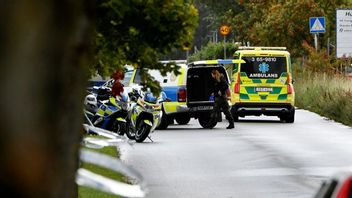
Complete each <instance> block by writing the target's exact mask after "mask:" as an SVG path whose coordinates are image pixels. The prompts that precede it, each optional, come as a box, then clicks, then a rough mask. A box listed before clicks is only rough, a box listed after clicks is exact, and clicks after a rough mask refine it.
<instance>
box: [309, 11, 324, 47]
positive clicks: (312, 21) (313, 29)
mask: <svg viewBox="0 0 352 198" xmlns="http://www.w3.org/2000/svg"><path fill="white" fill-rule="evenodd" d="M325 25H326V24H325V17H310V18H309V30H310V33H312V34H314V45H315V50H317V51H318V34H319V33H325Z"/></svg>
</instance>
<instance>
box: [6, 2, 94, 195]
mask: <svg viewBox="0 0 352 198" xmlns="http://www.w3.org/2000/svg"><path fill="white" fill-rule="evenodd" d="M93 7H94V2H92V1H89V0H76V1H68V0H62V1H54V0H33V1H28V0H11V1H6V0H5V1H2V2H1V6H0V18H1V19H0V28H1V33H0V43H1V49H0V66H1V74H2V75H1V78H0V83H1V87H2V94H1V98H0V114H1V115H2V116H1V125H0V131H1V138H0V155H1V163H0V184H1V185H0V193H1V194H2V195H4V196H11V197H76V196H77V195H76V192H77V190H76V187H75V186H76V185H75V175H76V169H77V167H78V148H79V144H80V137H81V134H80V132H81V127H82V125H81V121H82V98H83V94H84V93H85V91H84V90H85V82H86V79H87V76H88V75H87V65H88V63H89V57H90V56H91V55H90V51H89V49H91V47H90V45H91V40H92V38H93V37H92V35H93V34H92V33H93V26H92V21H93V18H92V13H94V10H93Z"/></svg>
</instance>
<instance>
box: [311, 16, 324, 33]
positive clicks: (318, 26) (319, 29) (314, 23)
mask: <svg viewBox="0 0 352 198" xmlns="http://www.w3.org/2000/svg"><path fill="white" fill-rule="evenodd" d="M309 29H310V33H325V17H310V18H309Z"/></svg>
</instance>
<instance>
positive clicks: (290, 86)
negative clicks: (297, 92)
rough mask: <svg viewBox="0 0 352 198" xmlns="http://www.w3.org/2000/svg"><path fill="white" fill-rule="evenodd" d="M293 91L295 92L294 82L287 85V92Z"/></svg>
mask: <svg viewBox="0 0 352 198" xmlns="http://www.w3.org/2000/svg"><path fill="white" fill-rule="evenodd" d="M292 92H293V87H292V84H291V83H288V85H287V93H288V94H292Z"/></svg>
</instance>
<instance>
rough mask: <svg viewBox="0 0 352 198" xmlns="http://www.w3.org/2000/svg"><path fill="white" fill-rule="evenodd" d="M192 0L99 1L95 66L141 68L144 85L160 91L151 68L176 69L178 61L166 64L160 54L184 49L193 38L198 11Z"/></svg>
mask: <svg viewBox="0 0 352 198" xmlns="http://www.w3.org/2000/svg"><path fill="white" fill-rule="evenodd" d="M192 2H193V1H191V0H173V1H169V0H163V1H142V0H130V1H128V2H125V1H120V0H103V1H99V2H97V10H98V12H97V17H98V18H97V27H96V33H97V40H96V48H95V49H96V56H95V64H94V67H93V68H92V70H97V71H98V72H99V74H102V75H104V76H106V75H109V74H111V73H112V71H114V70H116V69H117V68H119V67H120V68H121V67H122V66H123V65H124V64H130V65H133V66H134V67H136V68H141V75H142V82H143V85H144V86H148V87H149V88H151V91H152V92H154V93H156V92H158V91H159V90H160V86H159V84H158V83H157V81H155V80H154V79H153V78H152V77H151V76H150V75H149V74H148V73H147V72H146V70H147V69H159V70H160V72H161V74H166V72H169V71H173V72H174V73H176V74H178V72H177V70H178V67H176V66H175V65H171V64H169V65H166V66H164V65H162V64H161V63H159V62H158V60H159V57H161V56H162V55H165V54H167V53H169V52H170V51H171V50H173V49H182V46H183V45H184V44H185V43H190V42H191V41H192V39H193V32H194V30H195V27H196V25H197V21H198V13H197V9H196V8H195V7H194V5H193V4H192Z"/></svg>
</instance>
